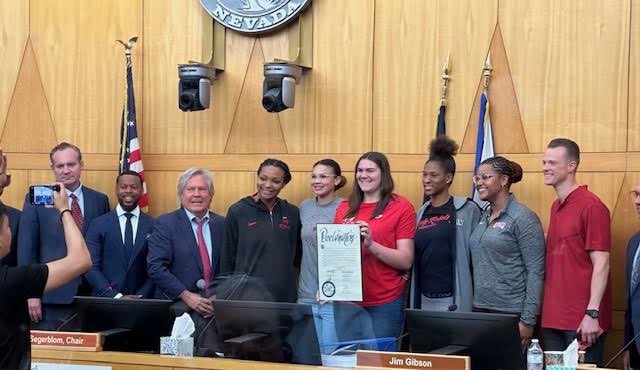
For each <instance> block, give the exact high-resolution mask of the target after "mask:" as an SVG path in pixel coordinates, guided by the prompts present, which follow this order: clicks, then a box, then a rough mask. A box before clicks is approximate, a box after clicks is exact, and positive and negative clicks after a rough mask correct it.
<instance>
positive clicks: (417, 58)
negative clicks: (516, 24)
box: [373, 0, 498, 153]
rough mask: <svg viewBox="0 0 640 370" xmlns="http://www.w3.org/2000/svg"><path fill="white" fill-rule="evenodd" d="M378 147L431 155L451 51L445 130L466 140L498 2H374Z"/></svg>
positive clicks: (450, 134)
mask: <svg viewBox="0 0 640 370" xmlns="http://www.w3.org/2000/svg"><path fill="white" fill-rule="evenodd" d="M375 4H376V9H375V19H376V23H375V41H374V48H375V54H374V58H375V59H374V68H375V69H374V84H373V86H374V92H373V94H374V98H373V100H374V102H373V117H374V118H373V122H374V125H373V127H374V132H373V147H374V148H375V150H379V151H382V152H386V153H426V152H427V150H428V143H429V140H430V139H431V138H433V136H434V133H435V125H436V119H437V116H438V108H439V105H440V86H441V79H440V76H441V75H442V65H443V63H444V60H445V58H446V56H447V51H448V50H451V62H450V67H451V71H450V75H451V81H450V85H449V95H448V99H449V106H448V108H447V116H446V119H447V134H448V135H449V136H451V137H452V138H453V139H454V140H456V141H457V142H459V143H462V140H463V137H464V133H465V129H466V124H467V122H468V121H469V114H470V111H471V108H472V105H473V101H474V98H475V95H474V93H475V92H476V89H477V87H478V81H479V80H480V76H481V75H482V65H483V63H484V59H485V58H486V53H487V50H488V49H489V45H490V43H491V37H492V35H493V30H494V28H495V26H496V19H497V13H496V12H497V7H498V6H497V1H471V0H464V1H420V0H411V1H401V2H399V1H394V0H382V1H376V2H375Z"/></svg>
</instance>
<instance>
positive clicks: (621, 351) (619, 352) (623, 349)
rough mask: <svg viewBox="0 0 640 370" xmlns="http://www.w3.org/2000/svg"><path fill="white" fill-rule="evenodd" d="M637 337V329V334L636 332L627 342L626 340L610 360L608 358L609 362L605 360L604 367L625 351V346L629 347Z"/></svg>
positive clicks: (639, 332) (638, 335)
mask: <svg viewBox="0 0 640 370" xmlns="http://www.w3.org/2000/svg"><path fill="white" fill-rule="evenodd" d="M638 337H640V331H638V334H636V336H635V337H633V339H631V340H630V341H629V342H627V343H626V344H625V345H624V346H623V347H622V349H621V350H620V351H618V352H617V353H616V354H615V355H613V357H612V358H611V360H609V362H607V364H606V365H604V367H609V365H611V363H612V362H613V361H615V359H616V358H618V356H620V355H621V354H622V353H623V352H624V351H626V349H627V348H629V346H630V345H631V344H632V343H633V342H635V341H636V339H638Z"/></svg>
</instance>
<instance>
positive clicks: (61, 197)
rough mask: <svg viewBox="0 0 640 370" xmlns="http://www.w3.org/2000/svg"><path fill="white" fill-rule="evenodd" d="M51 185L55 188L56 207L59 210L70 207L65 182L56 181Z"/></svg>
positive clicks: (54, 199)
mask: <svg viewBox="0 0 640 370" xmlns="http://www.w3.org/2000/svg"><path fill="white" fill-rule="evenodd" d="M51 186H52V190H53V205H54V206H55V207H56V209H57V210H58V211H59V212H62V211H64V210H65V209H69V195H67V192H66V191H65V190H64V184H62V183H61V182H56V183H55V184H53V185H51ZM61 189H62V191H61Z"/></svg>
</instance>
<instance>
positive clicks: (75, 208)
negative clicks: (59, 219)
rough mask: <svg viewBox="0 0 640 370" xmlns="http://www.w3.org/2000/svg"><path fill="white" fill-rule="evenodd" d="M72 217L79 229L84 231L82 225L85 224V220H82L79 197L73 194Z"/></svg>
mask: <svg viewBox="0 0 640 370" xmlns="http://www.w3.org/2000/svg"><path fill="white" fill-rule="evenodd" d="M71 217H73V220H74V221H75V222H76V225H78V229H80V231H82V225H83V224H84V219H83V218H82V210H81V209H80V203H78V197H76V195H75V194H71Z"/></svg>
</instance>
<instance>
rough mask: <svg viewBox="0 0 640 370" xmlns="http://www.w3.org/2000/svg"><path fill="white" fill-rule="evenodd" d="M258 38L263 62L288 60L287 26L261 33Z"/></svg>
mask: <svg viewBox="0 0 640 370" xmlns="http://www.w3.org/2000/svg"><path fill="white" fill-rule="evenodd" d="M258 40H259V41H260V46H262V54H263V56H264V61H265V62H273V61H274V60H275V59H284V60H290V58H289V28H283V29H281V30H278V31H276V32H273V33H268V34H266V35H262V36H260V38H259V39H258ZM260 82H262V81H260Z"/></svg>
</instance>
